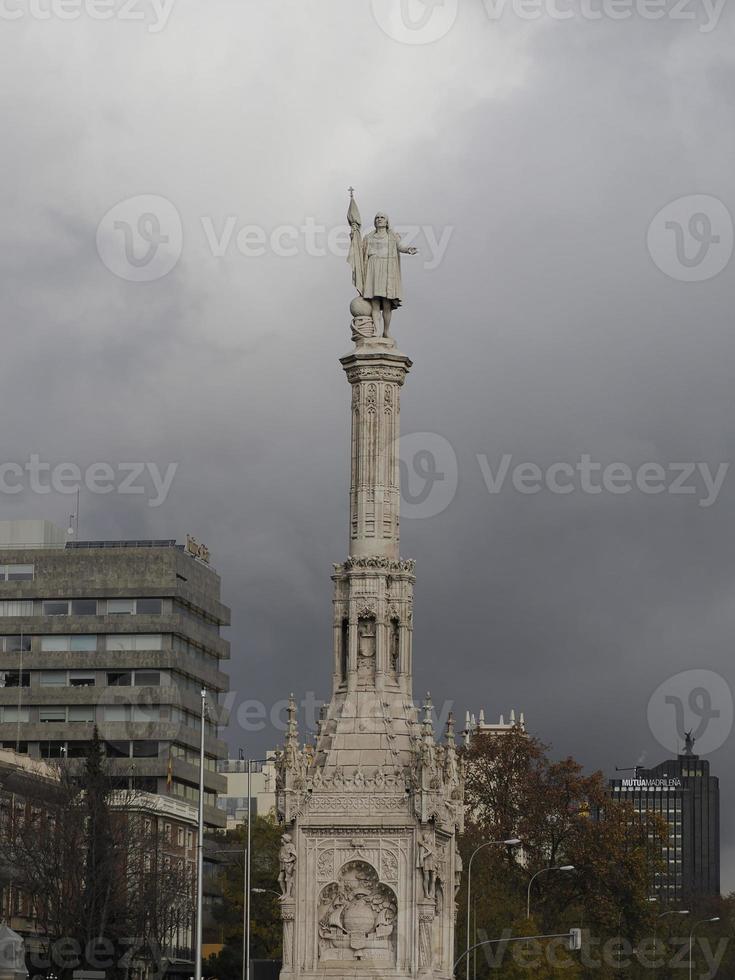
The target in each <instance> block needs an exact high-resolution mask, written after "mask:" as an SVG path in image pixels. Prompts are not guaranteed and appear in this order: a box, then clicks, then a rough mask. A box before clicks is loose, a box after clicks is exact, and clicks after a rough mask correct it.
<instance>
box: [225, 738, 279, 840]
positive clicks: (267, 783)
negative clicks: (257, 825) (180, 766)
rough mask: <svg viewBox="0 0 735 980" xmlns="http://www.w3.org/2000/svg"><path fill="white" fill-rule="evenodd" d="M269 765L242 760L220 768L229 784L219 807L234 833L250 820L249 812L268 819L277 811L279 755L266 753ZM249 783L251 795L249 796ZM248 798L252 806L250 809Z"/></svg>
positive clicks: (228, 827)
mask: <svg viewBox="0 0 735 980" xmlns="http://www.w3.org/2000/svg"><path fill="white" fill-rule="evenodd" d="M266 757H267V760H268V761H266V762H257V763H251V771H250V777H249V779H248V764H247V762H244V761H243V760H242V759H225V760H224V761H223V762H220V763H219V765H218V766H217V769H218V771H219V772H221V773H222V775H223V776H224V777H225V779H226V780H227V789H226V790H225V792H224V793H221V794H220V796H219V800H218V804H219V806H220V808H221V809H222V810H224V812H225V813H226V814H227V829H228V830H231V829H234V828H235V827H237V826H238V825H239V824H242V823H244V822H245V820H247V816H248V809H249V810H250V813H251V814H252V815H253V816H254V817H267V816H268V815H269V814H272V815H273V818H274V819H275V810H276V758H275V751H272V752H268V753H266ZM248 782H249V783H250V793H249V795H248ZM248 798H249V800H250V806H249V807H248Z"/></svg>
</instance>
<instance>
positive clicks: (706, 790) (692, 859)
mask: <svg viewBox="0 0 735 980" xmlns="http://www.w3.org/2000/svg"><path fill="white" fill-rule="evenodd" d="M609 787H610V792H611V794H612V796H613V798H614V799H616V800H621V801H623V800H627V801H628V802H630V803H632V805H633V808H634V810H635V811H636V813H644V812H646V811H651V810H652V811H654V812H656V813H658V814H660V815H661V816H662V817H663V818H664V819H665V820H666V822H667V823H668V825H669V839H668V842H667V844H666V846H665V847H664V853H663V859H664V865H665V867H664V870H663V871H660V872H657V873H656V880H655V888H654V896H655V897H656V898H658V899H659V900H660V901H661V902H664V903H667V904H676V903H681V902H684V903H686V902H687V901H688V899H689V898H690V897H696V896H707V895H719V894H720V789H719V780H718V779H717V777H716V776H711V775H710V771H709V762H708V761H707V760H706V759H702V758H700V757H699V756H698V755H695V754H694V752H693V741H692V740H691V738H688V739H687V748H686V750H685V752H684V753H683V754H682V755H679V756H677V757H676V759H670V760H668V761H667V762H662V763H660V765H657V766H653V768H651V769H644V768H642V767H640V766H639V767H636V769H635V770H634V774H633V776H632V777H630V778H627V779H611V780H610V783H609Z"/></svg>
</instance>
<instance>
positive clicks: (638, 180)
mask: <svg viewBox="0 0 735 980" xmlns="http://www.w3.org/2000/svg"><path fill="white" fill-rule="evenodd" d="M2 26H3V35H2V37H3V44H4V47H5V52H4V57H3V59H2V68H0V71H2V80H3V85H2V88H1V90H0V91H1V92H2V94H1V95H0V100H2V105H3V112H4V117H5V119H6V126H5V130H6V133H7V134H8V139H7V150H6V159H5V170H6V173H5V181H4V182H3V186H2V189H0V196H1V199H2V207H3V215H4V220H3V223H2V227H1V228H0V237H1V241H2V272H3V297H4V310H5V314H6V342H5V345H4V351H3V361H2V384H3V402H4V405H5V412H6V424H5V426H4V429H3V432H4V436H5V438H4V440H3V461H12V460H19V461H21V462H22V461H23V460H25V459H27V458H28V456H29V454H31V453H38V454H40V455H41V456H42V457H43V458H44V459H46V460H48V461H50V462H51V463H58V462H61V461H71V462H74V463H76V464H78V465H80V466H82V467H84V466H87V465H89V464H90V463H91V462H94V461H100V460H102V461H108V462H110V463H111V464H115V463H117V462H119V461H121V460H126V461H136V460H140V461H148V462H155V463H157V464H159V465H160V466H161V467H165V466H166V465H167V464H168V463H176V464H178V469H177V473H176V477H175V480H174V483H173V487H172V490H171V492H170V494H169V495H168V497H167V499H166V501H165V503H164V504H163V505H161V506H160V507H156V508H152V507H150V506H148V503H149V499H148V497H146V496H126V495H118V494H113V495H110V496H100V495H95V494H92V493H87V492H85V493H84V494H83V496H82V531H83V534H84V535H85V536H89V537H114V536H121V537H122V536H131V537H142V536H146V535H150V536H155V537H167V536H178V537H179V538H181V537H182V536H183V535H184V534H185V533H186V532H187V531H191V532H193V533H195V534H196V535H197V537H198V538H199V539H201V540H204V541H206V542H207V543H208V545H209V547H210V549H211V551H212V554H213V556H214V560H215V564H216V566H217V568H218V570H219V571H220V572H221V574H222V576H223V587H224V594H225V599H226V601H227V602H229V604H230V605H231V606H232V609H233V627H232V630H231V638H232V645H233V660H232V664H231V670H230V672H231V675H232V686H233V689H235V691H236V692H237V697H236V700H235V705H234V707H235V712H234V713H235V714H236V713H237V705H238V703H239V702H240V701H242V700H247V699H255V700H259V701H262V702H263V703H264V704H265V705H267V706H268V707H269V708H270V706H271V705H273V704H275V703H276V702H278V701H279V699H281V698H283V697H284V696H286V695H288V693H289V692H290V691H291V690H293V691H294V692H296V693H297V694H299V693H300V692H304V691H309V690H311V691H316V693H317V694H318V695H322V696H326V695H327V694H328V684H329V669H330V668H329V658H330V653H329V651H330V643H331V626H330V623H331V613H330V602H331V583H330V581H329V573H330V570H331V562H333V561H338V560H340V559H342V558H343V557H344V554H345V551H346V544H347V535H346V529H347V513H346V505H347V499H346V489H347V486H346V480H347V451H348V389H347V386H346V382H345V380H344V378H343V377H342V372H341V369H340V366H339V364H338V363H337V357H338V356H339V355H340V354H342V353H344V352H346V350H347V348H348V346H349V333H348V317H347V315H346V306H347V303H348V301H349V299H350V296H351V290H350V287H349V279H348V276H349V272H348V269H347V267H346V266H345V265H344V262H343V259H342V257H341V256H339V255H334V254H324V253H323V250H322V252H320V253H319V254H307V250H306V246H305V245H304V236H303V234H302V233H300V232H298V233H297V241H298V247H297V254H296V255H295V256H290V257H279V256H278V255H276V254H273V250H272V249H271V248H270V246H267V247H266V249H265V254H263V255H262V256H260V257H258V258H253V257H250V258H248V257H246V256H245V255H244V254H242V251H241V250H240V249H239V248H238V245H237V240H236V237H233V239H232V240H231V241H230V243H229V245H228V247H226V248H225V249H224V254H223V255H222V256H220V257H217V256H215V255H214V254H213V253H212V248H211V246H210V244H208V238H207V233H206V227H210V228H213V229H215V230H216V231H217V233H218V235H219V234H220V232H221V231H222V229H223V228H224V227H225V223H226V221H227V219H228V217H234V218H235V222H236V224H235V227H236V230H240V229H241V228H243V227H245V226H259V227H260V228H262V229H263V230H264V233H265V234H266V237H267V239H268V240H270V239H269V236H270V235H271V233H272V232H273V230H274V229H276V228H278V226H281V225H295V226H297V227H299V226H301V225H302V224H303V222H304V221H305V220H306V219H308V218H311V219H313V220H314V221H316V222H317V223H319V224H322V225H324V227H325V228H327V229H328V228H332V227H334V226H336V225H339V224H341V223H343V222H344V213H345V210H346V198H347V195H346V188H347V186H348V185H349V184H350V183H354V184H355V185H356V187H357V188H358V195H357V196H358V201H359V203H360V206H361V208H362V210H363V217H367V216H368V215H370V214H372V213H373V211H374V210H376V209H377V208H385V209H386V210H387V211H388V213H389V214H391V217H392V218H393V220H394V221H396V222H397V223H399V224H401V223H404V224H410V223H415V224H419V225H428V226H430V227H431V228H432V229H434V230H435V232H436V234H437V236H439V235H440V234H441V232H442V230H443V229H445V228H448V227H449V228H451V230H452V237H451V240H450V244H449V248H448V250H447V252H446V255H445V256H444V258H443V260H442V261H441V262H440V264H439V265H438V267H437V268H436V269H434V270H432V271H428V270H427V269H426V268H425V267H424V264H423V263H424V257H423V256H422V257H419V258H418V259H413V260H412V259H407V260H406V264H405V267H404V278H405V289H406V294H407V300H406V304H405V307H404V309H403V310H401V311H399V312H398V313H397V314H396V319H395V321H394V328H395V332H396V334H397V336H398V337H399V340H400V343H401V346H402V348H403V349H404V350H405V351H406V352H407V353H409V354H410V356H411V357H412V358H413V359H414V361H415V367H414V369H413V372H412V374H411V376H410V377H409V379H408V382H407V387H406V391H405V396H404V399H403V420H402V421H403V429H404V432H431V433H436V434H439V435H441V436H443V437H444V438H445V439H446V440H447V441H448V443H449V444H450V445H451V447H452V450H453V452H454V454H455V455H456V460H457V471H458V486H457V492H456V495H455V496H454V498H453V499H452V500H451V502H450V503H449V504H448V506H447V507H446V508H445V509H443V510H442V511H441V513H439V514H437V515H436V516H434V517H432V518H430V519H426V520H408V519H406V520H404V523H403V551H404V553H405V554H406V555H407V556H410V557H415V558H416V559H417V560H418V583H417V607H416V636H415V643H416V646H415V651H416V652H415V665H416V681H415V689H416V693H417V695H423V692H424V691H425V690H426V689H429V688H430V689H431V691H432V694H433V696H434V699H435V701H437V702H439V703H441V702H443V700H444V699H445V698H447V699H453V700H454V701H455V707H456V710H457V711H458V712H459V713H460V715H463V714H464V710H465V708H466V707H468V708H471V709H472V710H474V711H477V710H478V709H479V708H480V707H484V708H485V709H486V711H487V714H488V716H495V715H497V714H499V713H500V712H501V711H502V712H505V713H506V715H507V712H508V710H509V709H510V708H511V707H513V706H515V707H516V708H517V709H523V710H525V712H526V717H527V720H528V724H529V727H530V728H531V729H532V730H533V731H534V732H536V733H538V734H539V735H540V736H541V737H542V738H543V739H544V740H546V741H549V742H551V743H553V745H554V751H555V752H557V753H560V754H561V753H572V754H574V755H576V756H578V757H579V758H580V759H581V760H582V761H583V762H584V763H585V765H587V766H588V767H590V768H597V767H600V768H603V769H604V770H605V771H606V772H608V773H610V772H611V771H612V769H613V767H614V766H615V765H616V764H618V765H633V764H634V763H635V762H637V761H639V760H642V759H645V761H646V762H647V763H651V764H654V763H656V762H658V761H660V760H662V759H663V758H665V757H667V755H668V751H667V750H666V749H664V748H663V747H662V746H660V745H659V744H658V743H657V742H656V740H655V738H654V735H653V733H652V732H651V730H650V728H649V725H648V721H647V704H648V699H649V697H650V696H651V694H652V693H653V692H654V691H655V689H656V688H657V687H658V686H659V685H660V684H661V683H662V681H664V680H665V679H666V678H667V677H669V676H672V675H675V674H677V673H679V672H680V671H683V670H689V669H695V668H707V669H709V670H712V671H715V672H717V673H718V674H720V675H721V676H722V677H723V678H725V679H726V680H727V682H728V683H729V684H730V685H733V684H735V676H734V674H733V668H732V655H731V646H732V640H731V637H732V635H733V627H735V622H734V620H735V612H734V611H733V610H734V609H735V606H734V605H733V601H732V593H733V587H734V585H735V583H734V581H733V580H734V578H735V576H734V574H733V560H732V544H731V542H732V536H733V530H734V529H735V514H734V512H733V509H734V499H735V497H734V490H733V486H734V485H735V472H733V473H730V474H729V475H728V477H727V478H726V479H725V482H724V485H723V487H722V489H721V491H720V493H719V495H718V497H717V499H716V502H715V503H714V504H713V505H712V506H710V507H706V508H703V507H700V506H699V497H698V496H691V495H673V494H668V493H666V494H662V495H660V496H653V495H647V494H644V493H641V492H638V491H632V492H631V493H628V494H626V495H620V496H616V495H614V494H611V493H607V492H606V493H602V494H597V495H592V494H587V493H584V492H582V491H575V492H574V493H571V494H568V495H559V494H553V493H551V492H549V491H548V490H542V491H540V492H539V493H536V494H529V495H526V494H523V493H519V492H518V491H517V490H516V489H514V488H513V486H512V483H511V482H510V480H509V481H508V482H507V483H506V484H505V485H504V487H503V490H502V491H501V492H500V493H497V494H491V493H489V492H488V489H487V487H486V485H485V481H484V480H483V473H482V469H481V465H480V463H479V462H478V459H477V457H478V455H480V456H482V457H486V460H487V463H488V464H489V465H490V467H491V469H492V470H493V472H495V471H496V470H497V468H498V466H499V465H500V462H501V459H502V456H503V454H511V455H512V457H513V461H514V462H513V465H515V464H516V462H518V463H520V462H524V461H525V462H531V463H534V464H536V465H538V466H539V467H541V468H542V470H546V468H547V467H548V466H550V465H552V464H554V463H559V462H562V463H564V462H566V463H570V464H572V465H576V464H577V462H578V461H579V460H580V458H581V457H582V456H583V455H584V454H588V455H589V456H590V457H591V458H593V459H594V460H595V461H597V462H600V463H601V464H602V465H603V466H604V465H607V464H609V463H613V462H618V461H619V462H622V463H625V464H627V465H628V466H630V467H631V468H633V469H635V468H637V467H638V466H640V465H641V464H644V463H647V462H657V463H660V464H662V465H664V466H667V465H668V464H670V463H673V462H686V461H693V462H696V461H700V462H706V463H707V464H709V465H710V466H711V467H712V468H713V470H716V468H717V466H718V464H720V463H722V462H730V461H733V460H735V447H734V446H733V429H732V424H731V418H732V383H733V368H732V364H733V356H732V351H733V342H732V327H733V324H732V294H733V291H732V282H733V268H735V266H733V264H732V263H730V265H729V266H728V267H727V268H726V269H725V271H724V272H722V273H721V274H720V275H719V276H717V277H715V278H712V279H708V280H707V281H704V282H701V283H686V282H682V281H678V280H676V279H672V278H669V277H667V276H666V275H665V274H664V273H663V272H661V271H660V270H659V268H657V267H656V265H655V264H654V261H653V259H652V258H651V256H650V255H649V252H648V250H647V247H646V236H647V229H648V226H649V224H650V222H651V221H652V219H653V218H654V216H655V215H656V214H657V213H658V212H659V211H660V210H661V208H663V207H664V206H665V205H666V204H667V203H669V202H670V201H672V200H674V199H677V198H681V197H686V196H689V195H695V194H706V195H712V196H714V197H716V198H719V199H720V200H721V201H722V202H724V204H725V205H726V206H727V207H729V208H730V210H731V211H733V212H735V193H734V190H735V188H734V187H733V177H732V166H731V163H732V159H733V131H732V125H731V119H732V96H733V84H734V80H735V74H734V73H733V66H732V56H731V52H732V45H733V16H732V12H731V11H726V12H725V13H724V14H723V17H722V19H721V20H720V22H719V23H718V25H717V27H716V29H714V30H712V31H711V32H710V33H707V34H704V33H702V32H701V31H700V30H698V27H697V25H696V24H693V23H690V22H675V21H672V20H670V19H665V20H662V21H659V22H646V21H644V20H642V19H641V18H633V19H631V20H630V21H625V22H620V23H616V22H613V21H611V20H609V19H604V20H603V21H601V22H589V21H585V20H584V19H580V18H577V19H575V20H573V21H565V22H559V21H554V20H551V19H549V18H544V19H542V20H541V21H538V22H526V21H522V20H520V19H519V18H517V17H515V18H514V17H513V16H512V15H509V14H506V15H505V16H504V17H503V18H502V19H501V20H500V21H498V22H492V21H491V20H489V19H488V17H487V16H486V14H485V11H484V10H483V8H482V7H481V6H480V5H473V6H472V7H470V6H467V7H463V8H461V9H460V11H459V16H458V18H457V22H456V24H455V25H454V26H453V28H452V29H451V30H450V31H449V33H447V34H446V36H444V37H442V38H440V39H438V40H437V41H436V42H435V43H433V44H427V45H425V46H421V45H419V46H415V47H411V46H408V45H403V44H400V43H397V42H396V41H394V40H392V39H391V38H389V37H388V36H386V34H385V33H384V32H383V31H382V30H381V29H380V28H379V27H378V25H377V24H376V23H375V21H374V20H373V19H372V17H371V14H370V5H369V4H367V3H365V4H357V5H354V6H353V5H349V7H348V5H346V4H338V3H336V2H335V3H327V2H324V0H320V2H319V3H318V4H317V3H316V2H314V3H307V4H304V3H301V4H295V3H281V4H269V5H268V6H267V7H265V6H264V5H261V4H255V3H252V4H235V3H222V4H219V5H217V4H207V5H206V6H205V5H202V6H201V7H200V8H199V9H196V8H192V7H191V6H190V5H188V6H187V7H186V8H185V7H184V5H183V4H181V5H177V6H176V7H175V9H174V10H173V11H172V13H171V16H170V19H169V21H168V23H167V25H166V27H165V29H163V30H161V31H160V32H158V33H155V34H152V33H150V32H148V31H146V30H145V26H144V25H140V24H137V23H118V22H110V23H100V24H97V23H93V22H91V21H89V20H79V21H75V22H69V23H65V22H59V21H54V20H53V19H52V20H51V21H44V22H40V21H33V20H32V19H28V18H26V19H25V20H23V21H22V22H21V21H18V22H12V23H11V22H8V23H4V24H3V25H2ZM142 194H153V195H162V196H164V197H165V198H167V199H168V200H169V201H171V202H172V203H173V204H174V206H175V208H176V209H177V211H178V213H179V214H180V216H181V222H182V228H183V247H182V254H181V258H180V261H179V262H178V264H177V265H176V266H175V268H174V269H173V270H172V271H171V272H169V273H168V275H166V276H165V277H164V278H161V279H158V280H156V281H153V282H149V283H135V282H129V281H126V280H124V279H120V278H118V277H116V276H115V275H114V274H113V273H111V272H110V271H109V270H108V269H107V268H106V267H105V265H104V264H103V262H102V261H101V260H100V257H99V256H98V254H97V251H96V248H95V237H96V234H97V225H98V222H99V221H100V219H101V218H102V216H103V215H104V214H105V213H106V212H108V211H109V209H111V208H112V207H113V206H114V205H116V204H117V203H118V202H120V201H125V200H127V199H129V198H133V197H135V196H137V195H142ZM207 221H209V225H207V224H206V222H207ZM420 244H422V243H420ZM422 249H423V252H424V253H425V252H426V246H425V244H422ZM312 251H313V250H312ZM439 463H440V464H441V465H444V461H442V460H441V459H440V460H439ZM449 463H450V464H451V459H450V460H449ZM71 500H72V498H71V497H63V496H62V495H59V494H51V495H48V496H43V497H40V496H38V495H33V494H23V495H20V496H9V495H4V496H3V498H2V501H0V503H1V504H2V515H0V516H2V517H16V516H33V515H35V514H39V515H42V516H46V517H49V518H51V519H55V520H57V521H58V522H59V523H62V524H63V523H64V522H65V521H66V517H67V514H68V512H69V511H70V510H71V509H72V504H71ZM458 664H460V665H461V670H458ZM672 724H673V719H672ZM277 738H280V734H279V733H276V732H274V731H273V729H272V728H270V727H269V728H266V729H265V730H264V731H261V732H243V731H241V730H238V728H237V726H236V725H235V724H233V725H232V726H231V737H230V740H231V744H232V746H233V748H234V747H236V746H238V745H243V746H244V747H245V748H246V750H247V751H248V752H252V753H253V754H258V753H260V752H262V751H263V750H264V749H266V748H267V747H270V746H271V745H272V744H273V743H274V742H275V740H276V739H277ZM711 762H712V766H713V769H714V771H715V772H717V773H719V774H720V776H721V777H722V779H723V796H724V798H723V809H722V813H723V844H724V846H725V849H726V853H725V860H724V862H723V872H724V882H723V884H724V885H725V886H726V887H729V888H732V887H734V886H735V872H734V871H733V868H734V867H735V834H734V833H733V827H732V821H731V819H730V813H731V811H732V809H733V805H734V804H735V796H734V791H733V787H732V785H731V784H730V780H729V778H728V774H729V773H730V772H731V771H732V766H733V738H732V736H730V737H729V738H728V739H727V740H726V742H725V744H724V745H723V746H722V747H721V748H720V749H718V750H717V751H715V752H713V754H712V755H711Z"/></svg>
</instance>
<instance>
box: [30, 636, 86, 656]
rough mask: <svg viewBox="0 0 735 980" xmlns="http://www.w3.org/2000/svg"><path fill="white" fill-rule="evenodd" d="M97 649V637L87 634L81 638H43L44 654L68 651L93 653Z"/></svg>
mask: <svg viewBox="0 0 735 980" xmlns="http://www.w3.org/2000/svg"><path fill="white" fill-rule="evenodd" d="M96 649H97V637H96V636H94V635H92V634H88V633H85V634H83V635H81V636H64V635H63V634H59V635H57V636H42V637H41V651H42V652H43V653H65V652H66V651H67V650H73V651H86V652H92V651H94V650H96Z"/></svg>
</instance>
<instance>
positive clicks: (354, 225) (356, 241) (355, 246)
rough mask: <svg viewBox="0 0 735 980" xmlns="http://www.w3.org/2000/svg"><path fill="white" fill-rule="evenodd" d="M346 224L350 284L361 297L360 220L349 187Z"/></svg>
mask: <svg viewBox="0 0 735 980" xmlns="http://www.w3.org/2000/svg"><path fill="white" fill-rule="evenodd" d="M347 222H348V224H349V226H350V251H349V255H348V256H347V261H348V262H349V264H350V266H351V267H352V282H353V284H354V286H355V289H356V290H357V291H358V293H359V294H360V295H361V296H362V291H363V289H364V287H365V267H364V260H363V254H362V218H361V217H360V209H359V208H358V206H357V201H356V200H355V193H354V188H353V187H350V206H349V208H348V209H347Z"/></svg>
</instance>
